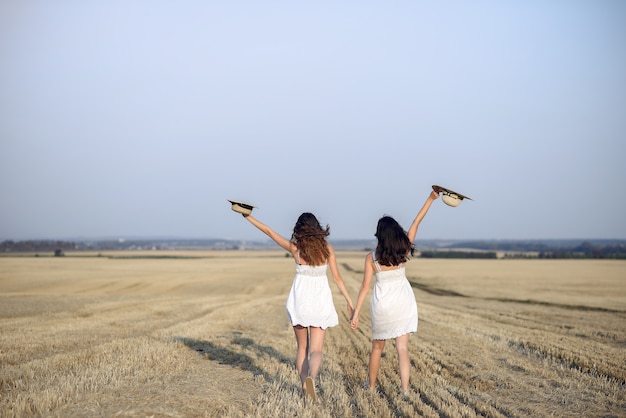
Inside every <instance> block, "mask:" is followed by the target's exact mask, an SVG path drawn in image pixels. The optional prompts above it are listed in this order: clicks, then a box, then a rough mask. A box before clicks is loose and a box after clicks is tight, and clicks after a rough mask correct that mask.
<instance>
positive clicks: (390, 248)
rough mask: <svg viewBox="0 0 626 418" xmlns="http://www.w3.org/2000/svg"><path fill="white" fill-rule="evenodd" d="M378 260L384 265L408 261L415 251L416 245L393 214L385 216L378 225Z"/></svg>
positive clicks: (395, 264)
mask: <svg viewBox="0 0 626 418" xmlns="http://www.w3.org/2000/svg"><path fill="white" fill-rule="evenodd" d="M375 236H376V238H378V245H377V246H376V261H378V263H379V264H380V265H382V266H398V265H400V264H402V263H406V262H407V261H408V260H409V258H410V257H411V256H413V254H414V253H415V246H414V245H413V244H412V243H411V240H409V237H408V236H407V234H406V231H405V230H404V229H402V227H401V226H400V224H399V223H398V222H397V221H396V220H395V219H393V218H392V217H391V216H386V215H385V216H383V217H382V218H380V219H379V220H378V225H377V226H376V234H375Z"/></svg>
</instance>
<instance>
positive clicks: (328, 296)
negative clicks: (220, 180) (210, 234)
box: [243, 212, 354, 400]
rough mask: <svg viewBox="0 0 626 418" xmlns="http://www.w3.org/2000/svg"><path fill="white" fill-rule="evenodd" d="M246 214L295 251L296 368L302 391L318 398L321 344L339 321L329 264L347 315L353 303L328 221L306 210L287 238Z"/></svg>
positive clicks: (290, 304)
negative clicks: (328, 273)
mask: <svg viewBox="0 0 626 418" xmlns="http://www.w3.org/2000/svg"><path fill="white" fill-rule="evenodd" d="M243 216H244V217H245V218H246V219H247V220H248V221H249V222H250V223H251V224H252V225H254V226H256V227H257V228H258V229H259V230H261V231H262V232H263V233H265V234H266V235H267V236H269V237H270V238H271V239H272V240H274V242H276V244H278V245H279V246H280V247H281V248H284V249H285V250H286V251H288V252H289V253H291V255H293V257H294V259H295V261H296V276H295V277H294V279H293V284H292V285H291V290H290V291H289V296H288V297H287V314H288V315H289V321H290V322H291V324H292V326H293V330H294V333H295V335H296V343H297V347H298V348H297V352H296V368H297V370H298V374H299V375H300V381H301V383H302V391H303V393H304V394H306V396H309V397H310V398H312V399H313V400H315V385H314V380H315V378H316V377H317V374H318V371H319V369H320V365H321V363H322V347H323V345H324V337H325V334H326V329H327V328H328V327H334V326H336V325H337V324H338V323H339V318H338V317H337V311H336V310H335V305H334V304H333V296H332V293H331V290H330V286H329V285H328V277H327V275H326V270H327V268H328V267H330V271H331V272H332V275H333V279H334V281H335V284H336V285H337V287H338V288H339V290H340V291H341V294H342V295H343V296H344V298H345V299H346V302H347V303H348V316H351V315H352V311H353V310H354V307H353V305H352V299H350V295H349V294H348V291H347V289H346V286H345V284H344V282H343V279H342V277H341V274H340V273H339V268H338V267H337V260H336V258H335V251H334V249H333V247H332V245H330V244H329V243H328V242H326V237H327V236H328V235H329V234H330V228H329V227H328V225H327V226H326V227H325V228H322V226H321V225H320V223H319V222H318V220H317V218H316V217H315V216H314V215H313V214H312V213H308V212H305V213H303V214H302V215H300V217H299V218H298V221H297V222H296V225H295V226H294V228H293V233H292V235H291V239H286V238H284V237H283V236H281V235H280V234H278V233H276V232H275V231H274V230H272V229H271V228H270V227H269V226H267V225H265V224H264V223H262V222H261V221H259V220H257V219H255V218H254V217H252V216H251V215H249V214H243Z"/></svg>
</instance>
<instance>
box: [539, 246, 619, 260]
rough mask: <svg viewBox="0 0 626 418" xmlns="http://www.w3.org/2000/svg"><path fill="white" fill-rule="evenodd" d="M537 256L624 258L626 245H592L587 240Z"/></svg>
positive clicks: (543, 252)
mask: <svg viewBox="0 0 626 418" xmlns="http://www.w3.org/2000/svg"><path fill="white" fill-rule="evenodd" d="M538 258H548V259H549V258H599V259H620V260H624V259H626V245H624V244H620V245H593V244H591V243H590V242H588V241H585V242H583V243H582V244H580V245H579V246H577V247H572V248H564V249H557V250H553V251H542V252H540V253H539V255H538Z"/></svg>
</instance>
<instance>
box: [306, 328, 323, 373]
mask: <svg viewBox="0 0 626 418" xmlns="http://www.w3.org/2000/svg"><path fill="white" fill-rule="evenodd" d="M310 331H311V338H310V341H309V347H310V349H309V350H310V351H309V376H311V377H312V378H313V380H315V379H316V378H317V373H318V372H319V369H320V366H321V365H322V348H323V346H324V337H325V336H326V330H324V329H322V328H318V327H310ZM305 378H306V376H305Z"/></svg>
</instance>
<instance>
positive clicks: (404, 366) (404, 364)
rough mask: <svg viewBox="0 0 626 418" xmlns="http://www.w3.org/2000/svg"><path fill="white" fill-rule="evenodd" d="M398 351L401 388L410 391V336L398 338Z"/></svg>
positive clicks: (405, 335)
mask: <svg viewBox="0 0 626 418" xmlns="http://www.w3.org/2000/svg"><path fill="white" fill-rule="evenodd" d="M396 350H397V351H398V366H399V368H400V386H401V387H402V391H403V392H406V391H407V390H408V389H409V378H410V377H411V359H410V358H409V334H404V335H401V336H399V337H396Z"/></svg>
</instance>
